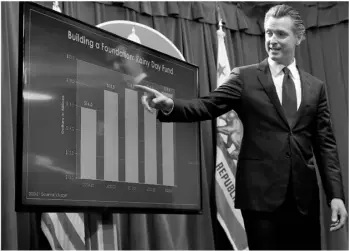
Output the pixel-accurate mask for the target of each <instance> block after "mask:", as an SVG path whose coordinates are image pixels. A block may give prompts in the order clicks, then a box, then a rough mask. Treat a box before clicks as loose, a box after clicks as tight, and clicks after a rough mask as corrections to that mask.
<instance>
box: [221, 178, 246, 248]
mask: <svg viewBox="0 0 349 251" xmlns="http://www.w3.org/2000/svg"><path fill="white" fill-rule="evenodd" d="M216 184H217V183H216ZM216 196H217V197H218V198H221V199H218V200H217V202H218V205H217V213H219V214H220V215H221V217H222V218H223V219H224V222H225V225H226V227H227V229H228V230H229V232H227V234H229V235H230V236H231V238H232V239H233V240H234V243H235V245H236V246H237V248H238V250H241V249H245V248H247V238H246V234H245V229H244V227H243V226H241V224H240V223H239V221H238V219H237V218H236V216H235V214H232V213H231V211H230V206H229V205H228V203H227V200H225V199H224V197H225V195H224V192H223V190H222V188H221V187H220V186H219V185H218V184H217V186H216ZM231 233H234V234H231Z"/></svg>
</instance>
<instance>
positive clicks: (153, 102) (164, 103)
mask: <svg viewBox="0 0 349 251" xmlns="http://www.w3.org/2000/svg"><path fill="white" fill-rule="evenodd" d="M134 88H135V89H138V90H141V91H144V95H143V96H142V104H143V106H144V107H145V108H146V109H147V110H148V111H149V112H150V113H153V112H154V109H157V110H162V111H164V112H169V111H170V110H171V109H172V107H173V100H172V99H171V98H169V97H167V96H166V95H164V94H162V93H161V92H159V91H157V90H155V89H152V88H149V87H147V86H144V85H134Z"/></svg>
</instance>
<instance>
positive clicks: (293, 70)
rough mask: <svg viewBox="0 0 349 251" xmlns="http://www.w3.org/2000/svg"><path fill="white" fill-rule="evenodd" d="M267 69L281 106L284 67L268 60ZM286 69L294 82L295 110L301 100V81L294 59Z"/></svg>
mask: <svg viewBox="0 0 349 251" xmlns="http://www.w3.org/2000/svg"><path fill="white" fill-rule="evenodd" d="M268 63H269V68H270V72H271V75H272V77H273V82H274V85H275V89H276V93H277V95H278V97H279V100H280V103H281V105H282V81H283V79H284V75H285V74H284V72H283V71H282V69H283V68H284V67H285V66H284V65H282V64H278V63H277V62H275V61H274V60H272V59H270V58H268ZM287 68H288V69H289V70H290V76H291V78H292V80H293V82H294V85H295V88H296V97H297V110H298V109H299V106H300V104H301V99H302V91H301V79H300V76H299V72H298V69H297V67H296V59H294V60H293V62H292V63H291V64H290V65H289V66H287Z"/></svg>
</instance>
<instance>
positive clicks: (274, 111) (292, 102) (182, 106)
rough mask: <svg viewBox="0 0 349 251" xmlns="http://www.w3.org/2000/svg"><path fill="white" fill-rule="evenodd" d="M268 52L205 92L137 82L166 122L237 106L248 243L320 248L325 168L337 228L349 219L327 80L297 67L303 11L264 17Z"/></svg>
mask: <svg viewBox="0 0 349 251" xmlns="http://www.w3.org/2000/svg"><path fill="white" fill-rule="evenodd" d="M264 27H265V48H266V50H267V52H268V55H269V57H268V58H267V59H265V60H264V61H263V62H261V63H259V64H254V65H249V66H243V67H238V68H235V69H233V70H232V72H231V74H230V76H229V78H228V79H227V80H226V81H225V83H224V84H222V85H221V86H220V87H218V88H217V89H216V90H214V91H213V92H211V93H210V94H209V95H208V96H206V97H201V98H198V99H194V100H180V99H174V100H172V99H170V98H167V97H166V96H164V95H162V94H161V93H160V92H158V91H156V90H153V89H150V88H147V87H144V86H140V85H137V86H136V88H139V89H141V90H144V91H145V92H146V93H147V95H145V96H143V97H142V103H143V105H144V106H145V108H147V109H148V110H150V111H152V108H155V109H158V110H160V112H159V113H158V119H159V120H160V121H162V122H193V121H202V120H210V119H214V118H216V117H218V116H220V115H222V114H224V113H226V112H228V111H230V110H231V109H234V110H235V111H236V112H237V113H238V115H239V117H240V119H241V121H242V123H243V126H244V137H243V140H242V145H241V151H240V155H239V161H238V167H237V173H236V201H235V206H236V207H237V208H240V209H241V210H242V215H243V219H244V224H245V229H246V233H247V238H248V244H249V248H250V249H320V247H321V246H320V244H321V241H320V219H319V190H318V184H317V179H316V173H315V162H314V155H315V158H316V162H317V165H318V168H319V171H320V175H321V179H322V182H323V186H324V190H325V193H326V198H327V200H328V204H329V205H330V207H331V209H332V221H333V225H332V226H331V229H330V230H331V231H332V230H337V229H339V228H341V227H342V226H343V225H344V224H345V221H346V217H347V212H346V208H345V205H344V192H343V184H342V177H341V171H340V165H339V161H338V154H337V146H336V142H335V138H334V135H333V131H332V126H331V120H330V111H329V108H328V102H327V97H326V91H325V84H324V83H323V82H322V81H320V80H318V79H317V78H315V77H314V76H312V75H310V74H309V73H306V72H304V71H302V70H301V69H299V68H298V67H297V65H296V61H295V48H296V46H298V45H299V44H300V43H301V41H302V40H303V39H304V33H305V28H304V24H303V21H302V19H301V17H300V15H299V13H298V12H297V11H296V10H294V9H293V8H292V7H290V6H287V5H277V6H274V7H273V8H271V9H270V10H269V11H268V12H267V14H266V16H265V23H264Z"/></svg>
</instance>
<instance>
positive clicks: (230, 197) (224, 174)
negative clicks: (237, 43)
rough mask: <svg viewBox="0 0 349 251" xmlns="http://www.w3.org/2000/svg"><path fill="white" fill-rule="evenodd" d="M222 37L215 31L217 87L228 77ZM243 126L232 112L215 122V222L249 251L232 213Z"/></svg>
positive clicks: (238, 218)
mask: <svg viewBox="0 0 349 251" xmlns="http://www.w3.org/2000/svg"><path fill="white" fill-rule="evenodd" d="M224 37H225V33H224V32H223V30H222V24H221V22H220V28H219V30H217V38H218V58H217V87H218V86H220V85H221V84H222V83H223V81H224V80H225V79H226V78H227V77H228V76H229V74H230V66H229V60H228V55H227V50H226V47H225V43H224ZM242 136H243V126H242V123H241V121H240V119H239V117H238V115H237V114H236V113H235V111H233V110H231V111H230V112H228V113H226V114H224V115H222V116H220V117H219V118H217V155H216V172H215V176H216V177H215V178H216V204H217V218H218V221H219V222H220V224H221V226H222V228H223V229H224V231H225V233H226V234H227V237H228V239H229V240H230V242H231V244H232V246H233V248H234V249H235V250H246V249H248V245H247V237H246V233H245V227H244V222H243V219H242V215H241V211H240V210H239V209H235V207H234V204H235V174H236V164H237V159H238V156H239V152H240V146H241V140H242Z"/></svg>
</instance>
